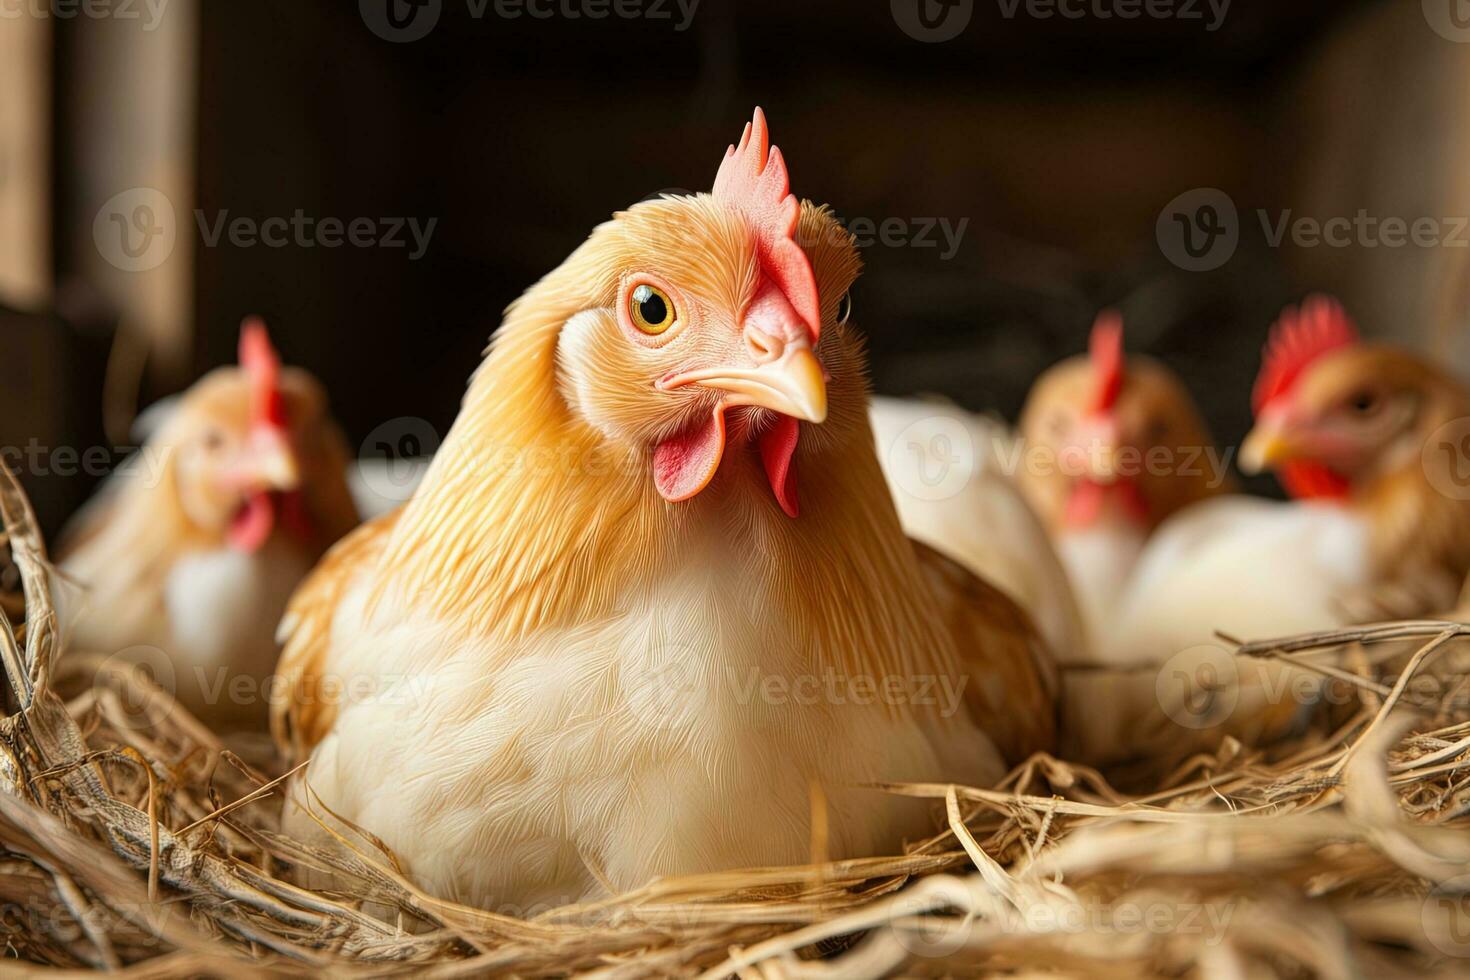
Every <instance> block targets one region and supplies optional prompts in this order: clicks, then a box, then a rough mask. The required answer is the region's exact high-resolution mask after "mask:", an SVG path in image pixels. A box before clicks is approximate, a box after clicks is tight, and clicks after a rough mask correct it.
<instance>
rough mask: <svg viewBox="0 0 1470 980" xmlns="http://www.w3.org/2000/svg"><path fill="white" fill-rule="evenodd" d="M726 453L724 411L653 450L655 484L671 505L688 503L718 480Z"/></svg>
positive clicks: (674, 436) (668, 439)
mask: <svg viewBox="0 0 1470 980" xmlns="http://www.w3.org/2000/svg"><path fill="white" fill-rule="evenodd" d="M724 454H725V409H724V407H723V406H720V407H718V408H716V409H715V411H714V414H713V415H711V416H710V419H709V421H707V422H703V423H700V424H698V425H693V426H690V427H689V428H687V429H685V430H684V431H683V432H680V433H678V434H677V435H673V436H670V437H669V438H667V439H665V440H664V441H663V442H661V443H659V444H658V445H657V446H655V447H654V450H653V483H654V486H656V487H657V488H658V492H659V495H660V496H662V497H663V498H664V499H665V500H667V501H669V502H670V503H678V502H679V501H681V500H688V499H689V498H690V497H692V496H694V495H695V494H697V493H699V491H701V490H703V489H704V488H705V487H706V486H708V485H709V481H710V480H713V479H714V478H715V472H716V471H717V470H719V468H720V458H721V457H722V456H724Z"/></svg>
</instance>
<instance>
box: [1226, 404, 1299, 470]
mask: <svg viewBox="0 0 1470 980" xmlns="http://www.w3.org/2000/svg"><path fill="white" fill-rule="evenodd" d="M1292 455H1293V449H1292V445H1291V441H1290V440H1289V439H1288V438H1287V436H1286V431H1285V426H1284V425H1283V424H1282V423H1281V421H1280V420H1277V419H1270V418H1263V419H1261V420H1260V421H1259V422H1257V423H1256V427H1255V428H1254V429H1252V430H1251V431H1250V435H1248V436H1246V437H1245V442H1243V443H1241V444H1240V458H1239V463H1240V469H1241V472H1243V473H1246V474H1247V475H1254V474H1256V473H1260V472H1263V471H1265V470H1267V469H1270V468H1271V467H1274V466H1276V465H1277V464H1279V463H1282V462H1284V461H1286V460H1288V459H1290V458H1291V457H1292Z"/></svg>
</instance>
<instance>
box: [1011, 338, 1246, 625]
mask: <svg viewBox="0 0 1470 980" xmlns="http://www.w3.org/2000/svg"><path fill="white" fill-rule="evenodd" d="M1019 432H1020V437H1021V445H1022V446H1023V447H1024V449H1025V452H1024V454H1023V455H1022V456H1020V457H1019V458H1020V460H1021V465H1020V466H1019V467H1018V469H1017V476H1016V479H1017V481H1018V483H1019V485H1020V488H1021V490H1022V492H1023V493H1024V494H1025V497H1026V499H1027V500H1029V501H1030V503H1031V505H1032V507H1033V508H1035V511H1036V512H1037V514H1039V515H1040V517H1041V520H1042V522H1043V524H1044V525H1045V527H1046V529H1047V531H1048V532H1050V534H1051V536H1052V540H1053V541H1054V542H1055V544H1056V550H1057V552H1058V553H1059V554H1060V556H1061V560H1062V564H1063V566H1064V567H1065V568H1066V571H1067V574H1068V576H1069V578H1070V580H1071V583H1072V588H1073V591H1074V593H1075V595H1076V596H1077V601H1078V604H1079V606H1080V607H1081V610H1082V615H1083V619H1084V621H1085V622H1086V624H1087V630H1088V633H1089V647H1088V648H1089V649H1090V650H1092V651H1093V653H1094V654H1099V653H1101V652H1102V651H1105V650H1106V649H1107V647H1108V645H1107V644H1106V643H1104V642H1103V637H1104V636H1105V635H1106V633H1107V632H1108V630H1109V629H1110V622H1111V620H1112V619H1113V617H1115V616H1116V614H1117V605H1118V599H1119V597H1120V596H1121V595H1122V594H1123V591H1124V589H1125V587H1126V585H1127V582H1128V577H1129V575H1130V574H1131V573H1132V571H1133V566H1134V563H1135V562H1136V561H1137V560H1138V556H1139V554H1140V553H1141V552H1142V550H1143V546H1144V543H1145V542H1146V541H1147V540H1148V537H1149V535H1150V534H1152V533H1153V531H1154V529H1155V528H1157V527H1158V526H1159V524H1160V523H1161V522H1163V521H1164V520H1165V519H1166V518H1168V517H1169V516H1170V515H1171V514H1173V513H1175V512H1176V511H1178V510H1179V509H1180V508H1183V507H1186V506H1188V505H1190V504H1192V503H1194V502H1196V501H1199V500H1203V499H1205V498H1208V497H1210V496H1213V495H1215V494H1218V493H1221V492H1223V491H1225V490H1227V489H1229V480H1228V476H1227V472H1226V470H1227V466H1228V460H1226V459H1225V458H1223V457H1222V456H1221V455H1220V454H1219V452H1218V451H1217V450H1216V448H1215V445H1214V441H1213V439H1212V438H1211V437H1210V433H1209V430H1208V428H1207V427H1206V425H1205V422H1204V420H1203V419H1202V418H1201V417H1200V413H1199V411H1198V410H1197V409H1196V407H1195V404H1194V400H1193V399H1192V398H1191V397H1190V395H1189V392H1188V390H1186V388H1185V387H1184V384H1183V382H1182V381H1181V380H1180V379H1179V377H1178V376H1177V375H1175V374H1174V372H1173V371H1171V370H1170V369H1169V368H1167V367H1165V366H1164V365H1163V364H1161V363H1159V362H1158V361H1155V360H1153V359H1152V358H1148V357H1143V356H1136V355H1135V356H1132V357H1126V356H1125V355H1124V352H1123V320H1122V317H1121V316H1120V315H1119V314H1117V313H1116V312H1112V311H1109V312H1105V313H1103V314H1102V315H1100V316H1099V317H1098V319H1097V322H1096V323H1095V324H1094V325H1093V328H1092V338H1091V342H1090V345H1089V352H1088V354H1087V356H1085V357H1084V356H1077V357H1072V358H1069V359H1067V360H1065V361H1063V362H1061V363H1060V364H1057V365H1056V366H1054V367H1052V368H1051V369H1050V370H1048V371H1047V372H1046V373H1044V374H1043V375H1042V376H1041V377H1040V378H1038V379H1037V381H1036V383H1035V385H1034V386H1033V387H1032V389H1031V393H1030V395H1029V396H1028V397H1027V399H1026V404H1025V407H1024V408H1023V409H1022V413H1021V421H1020V427H1019Z"/></svg>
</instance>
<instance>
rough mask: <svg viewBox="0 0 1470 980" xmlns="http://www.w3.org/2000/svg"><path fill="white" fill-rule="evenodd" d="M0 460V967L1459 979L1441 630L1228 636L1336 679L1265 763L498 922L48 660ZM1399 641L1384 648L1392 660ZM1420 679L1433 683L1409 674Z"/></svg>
mask: <svg viewBox="0 0 1470 980" xmlns="http://www.w3.org/2000/svg"><path fill="white" fill-rule="evenodd" d="M0 476H3V479H0V507H3V511H4V524H5V530H6V532H7V536H8V543H9V548H10V552H11V556H12V559H13V561H14V563H15V565H16V567H17V568H18V570H19V572H20V576H21V581H22V584H23V591H24V600H25V605H24V612H25V616H24V621H23V622H19V623H16V624H14V625H7V626H6V627H5V629H3V630H0V647H3V649H0V655H3V660H4V672H5V676H6V680H7V684H8V688H9V693H8V694H7V700H8V703H7V705H6V707H7V711H10V712H13V713H10V714H9V717H6V718H5V719H4V720H3V722H0V783H3V789H4V792H0V862H3V865H4V867H3V872H0V902H3V903H4V920H3V921H4V927H5V931H6V936H7V943H8V949H7V950H6V953H7V955H8V956H9V957H13V959H9V960H7V961H6V962H5V963H4V964H3V967H0V971H3V970H4V968H9V972H21V971H24V970H36V971H41V972H47V973H50V972H54V971H55V970H56V968H62V969H74V970H79V969H90V968H106V969H111V970H122V971H125V972H126V973H127V974H128V975H130V976H137V977H171V976H198V975H218V976H230V977H248V976H281V975H294V974H303V973H311V974H324V975H344V976H351V975H364V976H366V975H383V976H388V975H397V974H413V975H415V976H429V977H456V976H482V975H493V974H505V975H514V976H522V977H534V976H571V975H590V976H604V977H637V976H708V977H723V976H730V975H736V976H740V977H767V978H771V977H843V978H846V977H861V976H881V975H925V976H927V975H933V976H957V975H958V976H966V975H990V974H999V973H1003V974H1006V975H1028V976H1037V975H1043V974H1044V975H1071V976H1092V977H1119V978H1122V977H1148V976H1161V977H1163V976H1167V977H1183V976H1224V977H1255V976H1269V975H1285V976H1312V975H1315V976H1323V977H1348V976H1375V977H1378V976H1382V977H1395V976H1406V977H1407V976H1412V977H1415V978H1423V977H1430V976H1436V975H1443V976H1452V975H1460V976H1463V975H1465V974H1466V972H1467V971H1470V934H1465V933H1464V932H1462V931H1461V930H1462V929H1465V927H1467V925H1470V915H1467V914H1466V907H1465V905H1464V904H1463V901H1464V900H1463V899H1462V897H1461V894H1460V890H1462V889H1470V877H1464V876H1465V875H1466V874H1467V873H1470V835H1467V834H1466V833H1465V826H1466V817H1465V814H1466V812H1467V810H1470V707H1467V703H1470V675H1467V673H1466V672H1465V671H1464V670H1463V669H1461V668H1462V667H1463V665H1462V664H1457V663H1456V661H1457V660H1459V659H1460V655H1459V650H1458V649H1457V648H1458V647H1459V646H1461V645H1462V644H1461V643H1459V642H1457V641H1460V640H1461V639H1462V638H1464V637H1465V636H1466V635H1467V634H1470V627H1466V626H1461V625H1458V624H1455V623H1449V622H1423V623H1404V624H1394V625H1387V626H1382V627H1372V628H1366V629H1363V630H1350V631H1344V632H1340V633H1333V634H1321V635H1318V636H1313V637H1303V638H1297V639H1293V640H1288V641H1281V642H1276V643H1268V644H1256V645H1250V646H1247V647H1246V648H1244V649H1243V653H1244V654H1246V655H1254V656H1267V657H1274V658H1282V659H1287V660H1289V661H1291V662H1292V663H1294V664H1296V665H1297V666H1306V667H1308V669H1313V670H1315V671H1317V672H1318V673H1321V674H1323V675H1325V676H1327V677H1329V678H1330V679H1331V680H1330V683H1331V684H1334V685H1337V686H1338V689H1339V690H1342V691H1345V692H1347V693H1348V694H1349V695H1350V697H1346V698H1343V699H1339V701H1340V702H1341V703H1339V704H1338V706H1337V710H1336V712H1335V716H1333V714H1334V713H1333V712H1328V711H1323V712H1319V714H1320V715H1323V717H1322V718H1320V719H1319V724H1317V725H1316V726H1315V727H1312V728H1311V729H1310V730H1308V731H1307V732H1306V733H1304V734H1302V735H1300V736H1298V737H1297V738H1296V739H1294V740H1293V741H1292V742H1291V743H1290V744H1288V745H1285V746H1280V747H1277V748H1276V749H1275V750H1274V751H1273V752H1272V753H1271V754H1269V755H1267V754H1263V753H1260V752H1256V751H1246V750H1242V749H1241V748H1240V746H1238V745H1235V744H1234V743H1230V744H1227V745H1226V746H1225V747H1224V748H1222V749H1221V750H1220V751H1218V752H1216V753H1214V754H1211V755H1201V756H1197V757H1194V758H1191V759H1188V760H1185V761H1184V762H1183V763H1182V764H1178V765H1171V766H1169V767H1167V768H1166V767H1163V766H1162V765H1158V766H1155V770H1156V771H1154V772H1152V773H1149V774H1148V777H1149V780H1148V785H1149V786H1150V787H1151V788H1152V791H1151V792H1149V793H1148V794H1147V795H1142V796H1126V795H1124V794H1122V793H1120V792H1118V791H1116V790H1114V789H1113V788H1112V787H1111V786H1110V785H1109V784H1108V783H1107V782H1106V781H1105V780H1104V779H1103V777H1102V776H1101V775H1099V774H1098V773H1096V772H1094V771H1092V770H1090V769H1087V768H1084V767H1079V766H1075V765H1069V764H1067V763H1064V762H1061V761H1058V760H1056V759H1053V758H1050V757H1037V758H1033V759H1031V760H1030V761H1029V762H1027V763H1026V764H1025V765H1023V766H1021V767H1020V768H1018V769H1017V770H1016V771H1015V772H1013V773H1012V774H1011V775H1010V776H1009V778H1008V779H1007V780H1006V782H1005V783H1004V784H1002V785H1001V786H1000V787H998V788H994V789H975V788H970V787H963V786H948V785H902V786H888V787H883V790H884V791H888V792H894V793H904V794H907V795H911V796H919V797H925V798H930V799H932V800H934V803H935V811H936V814H938V815H939V816H940V823H939V824H938V826H942V827H943V830H942V832H941V833H938V834H937V835H936V836H934V837H933V838H931V839H929V840H925V841H922V842H919V843H917V844H915V845H913V846H911V847H910V848H909V849H908V850H907V853H905V854H903V855H901V856H897V855H896V856H892V857H885V858H872V859H865V860H858V861H837V862H826V863H821V862H819V863H815V864H813V865H810V866H807V867H796V868H764V869H754V870H747V871H731V872H722V873H718V874H708V875H701V876H696V877H689V878H681V879H676V880H660V881H655V882H652V883H650V884H648V885H646V886H645V887H643V888H641V889H639V890H637V891H634V892H631V893H628V894H623V895H617V896H612V895H609V897H607V898H606V899H605V900H602V901H598V902H593V903H588V904H583V905H578V906H572V907H563V908H558V909H552V910H549V911H542V912H540V913H539V914H536V915H532V916H530V917H526V918H518V917H513V916H508V915H501V914H495V913H492V912H487V911H483V910H478V909H473V908H466V907H463V906H460V905H455V904H452V903H448V902H444V901H440V900H437V899H435V898H434V897H433V896H431V895H428V894H426V893H424V892H423V891H421V890H419V889H418V888H416V887H415V886H414V884H413V883H412V882H411V881H409V880H408V879H407V878H406V877H405V876H404V875H402V874H401V873H400V872H399V871H398V870H397V869H396V867H395V865H394V862H393V860H392V858H391V855H387V854H385V853H383V852H382V851H380V850H379V849H377V848H375V847H374V846H373V845H372V844H371V843H370V840H371V839H370V838H368V837H363V838H362V839H359V840H355V841H352V842H350V843H352V844H353V845H354V847H355V850H354V856H353V857H350V858H343V857H341V856H340V855H336V856H334V855H328V854H323V853H320V852H313V851H312V850H311V849H309V848H307V847H305V846H303V845H302V844H300V843H298V842H296V841H294V840H291V839H288V838H286V837H283V836H281V835H279V834H278V833H276V831H275V826H276V815H277V813H278V810H279V806H280V797H281V786H282V783H281V777H282V776H283V775H284V773H282V772H279V771H274V772H273V771H258V770H257V769H256V768H255V767H252V766H251V765H249V764H247V763H246V762H244V761H243V760H241V759H240V758H238V757H236V756H234V755H232V754H231V753H230V752H228V751H227V750H226V749H224V747H223V746H221V745H220V743H219V742H218V741H217V740H216V739H215V738H214V737H213V736H212V735H211V734H210V733H209V732H208V731H206V730H205V729H204V728H203V727H202V726H201V725H200V724H199V723H198V722H197V721H195V720H194V719H192V718H191V717H189V716H188V714H187V713H186V712H185V711H184V710H183V709H181V708H180V707H179V706H178V705H177V704H174V703H173V702H172V700H171V698H170V697H169V695H168V694H167V693H165V692H164V691H162V690H159V689H158V688H157V687H155V686H154V685H153V684H152V682H151V680H150V678H149V677H148V676H146V674H145V673H144V672H143V671H140V670H136V669H128V668H123V667H116V666H110V665H108V664H106V663H104V664H102V666H101V670H100V671H98V666H99V665H98V664H97V663H96V662H93V661H89V660H86V659H85V658H81V657H80V656H74V657H69V658H64V659H62V660H60V661H56V660H55V654H57V653H58V652H59V651H58V643H59V640H58V632H57V628H56V622H55V616H54V612H53V609H52V605H51V601H50V598H49V595H50V582H51V577H52V574H53V572H52V570H51V569H50V568H49V567H48V565H47V564H46V561H45V557H44V550H43V546H42V542H41V540H40V537H39V535H38V533H37V531H36V528H35V522H34V519H33V516H32V514H31V511H30V508H29V505H28V504H27V502H26V500H25V498H24V495H23V494H22V493H21V491H20V489H19V487H18V485H17V484H16V482H15V481H14V479H13V477H11V475H10V474H9V473H8V472H6V473H4V474H3V475H0ZM1406 643H1407V644H1410V646H1409V648H1408V649H1409V653H1410V655H1409V656H1404V655H1399V654H1398V652H1397V651H1398V650H1400V649H1402V648H1403V647H1404V645H1405V644H1406ZM1415 651H1417V652H1415ZM72 660H75V661H76V663H71V662H70V661H72ZM94 673H95V674H96V676H95V679H93V676H92V675H93V674H94ZM1425 678H1430V679H1433V681H1434V682H1433V683H1432V684H1429V685H1427V686H1426V685H1423V684H1419V683H1417V681H1419V680H1420V679H1425ZM1426 691H1428V692H1429V693H1428V694H1427V695H1426ZM267 768H268V767H267ZM1133 776H1135V777H1136V776H1137V773H1136V772H1135V773H1133ZM813 809H814V813H819V812H821V798H820V794H819V793H814V796H813ZM813 824H814V827H820V826H821V821H820V820H814V822H813ZM816 836H818V838H819V837H820V835H816ZM821 843H822V842H821V840H820V839H818V840H816V841H815V842H814V845H813V846H814V854H815V855H820V854H821V853H822V850H821ZM300 866H315V867H331V868H333V869H334V870H335V871H336V872H338V876H337V880H339V881H351V882H352V883H353V885H352V887H351V888H350V890H347V891H343V892H336V893H317V892H312V891H308V890H304V889H302V888H299V887H297V886H295V885H293V884H292V883H291V880H292V871H293V869H295V868H298V867H300ZM369 906H370V907H372V908H373V909H376V910H379V911H380V912H381V910H383V909H388V910H391V911H390V913H389V914H388V916H387V918H388V919H390V920H391V921H384V919H383V918H379V917H375V916H374V915H370V914H367V913H366V912H364V911H363V909H364V908H365V907H369Z"/></svg>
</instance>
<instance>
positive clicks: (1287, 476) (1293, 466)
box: [1277, 460, 1350, 500]
mask: <svg viewBox="0 0 1470 980" xmlns="http://www.w3.org/2000/svg"><path fill="white" fill-rule="evenodd" d="M1277 475H1278V476H1279V477H1280V479H1281V485H1282V486H1283V487H1285V488H1286V492H1287V493H1288V494H1290V495H1291V496H1292V497H1294V498H1295V499H1297V500H1341V499H1343V498H1344V497H1346V496H1347V495H1348V490H1349V489H1350V486H1349V484H1348V480H1347V477H1345V476H1343V475H1341V474H1340V473H1336V472H1334V471H1333V470H1331V469H1329V468H1328V467H1326V466H1323V465H1322V464H1321V463H1308V462H1306V461H1304V460H1293V461H1291V462H1289V463H1287V464H1285V465H1284V466H1282V467H1281V469H1280V470H1279V471H1278V473H1277Z"/></svg>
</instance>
